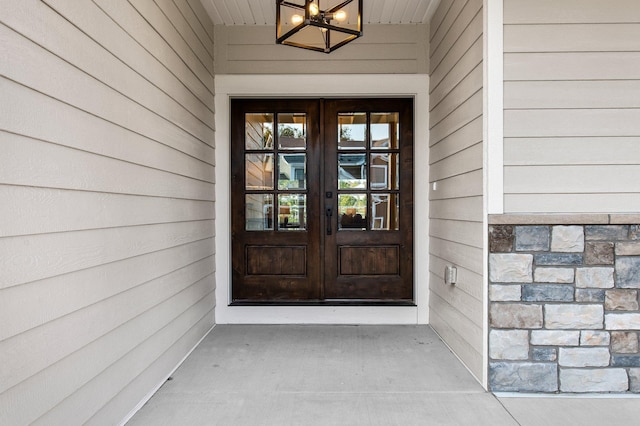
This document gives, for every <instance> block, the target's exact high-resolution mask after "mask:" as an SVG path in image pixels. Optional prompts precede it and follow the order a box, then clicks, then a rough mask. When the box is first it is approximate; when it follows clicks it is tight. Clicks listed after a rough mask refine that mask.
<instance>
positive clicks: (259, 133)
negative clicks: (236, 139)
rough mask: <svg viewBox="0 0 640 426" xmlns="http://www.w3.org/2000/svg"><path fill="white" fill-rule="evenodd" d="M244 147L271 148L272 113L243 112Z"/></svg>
mask: <svg viewBox="0 0 640 426" xmlns="http://www.w3.org/2000/svg"><path fill="white" fill-rule="evenodd" d="M244 123H245V125H244V127H245V131H246V137H245V140H244V146H245V148H246V149H272V148H273V114H263V113H257V114H245V120H244Z"/></svg>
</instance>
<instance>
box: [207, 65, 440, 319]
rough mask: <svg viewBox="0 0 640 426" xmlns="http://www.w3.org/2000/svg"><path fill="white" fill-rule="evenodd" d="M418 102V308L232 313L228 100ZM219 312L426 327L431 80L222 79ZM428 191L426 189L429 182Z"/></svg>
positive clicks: (241, 309) (218, 99)
mask: <svg viewBox="0 0 640 426" xmlns="http://www.w3.org/2000/svg"><path fill="white" fill-rule="evenodd" d="M407 95H408V96H413V97H414V99H415V110H414V116H415V117H414V161H415V166H414V170H415V178H414V182H415V190H414V191H415V195H414V218H415V219H414V285H415V298H416V306H229V301H230V287H231V211H230V207H229V206H230V205H231V194H230V191H229V188H230V177H231V171H230V158H231V157H230V136H229V125H230V117H229V99H230V98H232V97H254V98H259V97H265V98H267V97H310V98H316V97H317V98H320V97H325V98H326V97H365V96H367V97H385V96H386V97H392V96H407ZM215 108H216V113H215V121H216V122H215V128H216V141H215V155H216V171H215V176H216V203H215V213H216V220H215V246H216V301H217V303H216V308H215V320H216V323H217V324H427V323H428V320H429V201H428V197H429V191H428V182H429V170H428V164H429V120H428V117H429V76H428V75H426V74H367V75H361V74H359V75H355V74H354V75H352V74H341V75H328V74H322V75H216V77H215ZM423 182H427V184H426V185H427V186H425V187H422V183H423Z"/></svg>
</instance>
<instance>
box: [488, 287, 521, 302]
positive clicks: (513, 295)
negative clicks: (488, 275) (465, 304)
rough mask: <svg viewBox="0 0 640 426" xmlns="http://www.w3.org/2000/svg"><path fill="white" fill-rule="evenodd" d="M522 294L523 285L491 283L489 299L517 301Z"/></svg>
mask: <svg viewBox="0 0 640 426" xmlns="http://www.w3.org/2000/svg"><path fill="white" fill-rule="evenodd" d="M521 296H522V286H520V285H509V284H491V285H490V286H489V300H491V301H492V302H517V301H519V300H520V298H521Z"/></svg>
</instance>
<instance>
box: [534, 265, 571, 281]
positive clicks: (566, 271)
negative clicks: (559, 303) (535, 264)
mask: <svg viewBox="0 0 640 426" xmlns="http://www.w3.org/2000/svg"><path fill="white" fill-rule="evenodd" d="M574 278H575V271H574V270H573V268H536V269H535V271H534V272H533V281H534V282H537V283H572V282H573V280H574Z"/></svg>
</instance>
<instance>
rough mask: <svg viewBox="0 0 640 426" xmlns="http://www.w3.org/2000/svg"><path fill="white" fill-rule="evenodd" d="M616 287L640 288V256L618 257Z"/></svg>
mask: <svg viewBox="0 0 640 426" xmlns="http://www.w3.org/2000/svg"><path fill="white" fill-rule="evenodd" d="M616 287H619V288H640V256H638V257H618V258H616Z"/></svg>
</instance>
